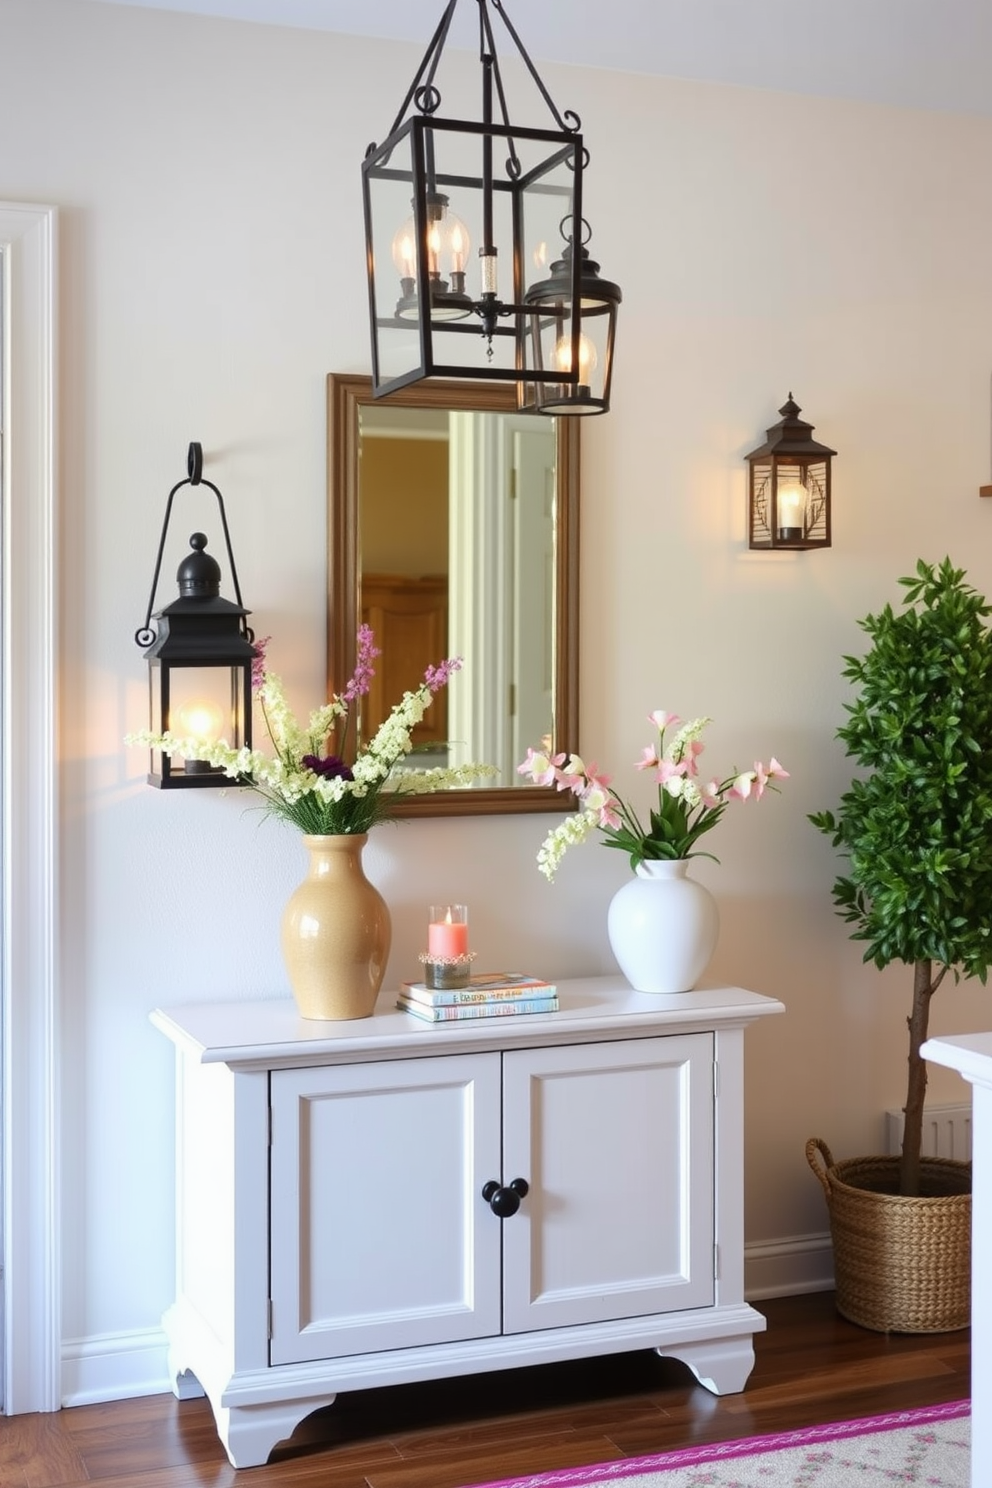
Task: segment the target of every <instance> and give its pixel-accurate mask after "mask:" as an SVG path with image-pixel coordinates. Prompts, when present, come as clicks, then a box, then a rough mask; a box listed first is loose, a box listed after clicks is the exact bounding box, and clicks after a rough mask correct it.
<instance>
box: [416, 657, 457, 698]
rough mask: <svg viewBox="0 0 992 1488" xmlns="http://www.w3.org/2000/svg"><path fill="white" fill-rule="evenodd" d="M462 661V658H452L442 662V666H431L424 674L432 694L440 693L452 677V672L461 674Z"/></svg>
mask: <svg viewBox="0 0 992 1488" xmlns="http://www.w3.org/2000/svg"><path fill="white" fill-rule="evenodd" d="M461 667H462V659H461V657H460V656H452V657H450V658H449V660H448V661H442V662H441V665H440V666H429V667H428V668H427V670H426V672H425V673H424V681H425V682H426V683H427V686H428V687H429V688H430V690H431V692H440V691H441V688H442V687H444V686H445V685H446V683H447V681H448V679H449V677H450V676H451V674H452V672H460V671H461Z"/></svg>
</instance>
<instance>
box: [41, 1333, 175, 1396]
mask: <svg viewBox="0 0 992 1488" xmlns="http://www.w3.org/2000/svg"><path fill="white" fill-rule="evenodd" d="M168 1352H169V1345H168V1340H167V1339H166V1336H165V1332H164V1331H163V1329H161V1328H147V1329H135V1331H134V1332H131V1333H98V1334H94V1336H93V1337H92V1338H73V1339H68V1340H66V1342H65V1343H63V1345H62V1404H63V1405H96V1404H97V1403H98V1402H99V1401H102V1400H130V1399H134V1398H136V1397H137V1396H139V1395H164V1394H167V1393H168V1392H170V1391H171V1390H172V1381H171V1379H170V1378H169V1366H168Z"/></svg>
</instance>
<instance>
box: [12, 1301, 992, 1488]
mask: <svg viewBox="0 0 992 1488" xmlns="http://www.w3.org/2000/svg"><path fill="white" fill-rule="evenodd" d="M759 1310H760V1311H761V1312H763V1313H764V1314H765V1316H766V1318H767V1319H768V1331H767V1332H766V1333H764V1334H761V1335H759V1336H758V1338H757V1339H756V1341H755V1343H756V1352H757V1362H756V1365H755V1369H754V1373H753V1374H752V1375H751V1379H750V1381H749V1383H748V1387H747V1389H746V1390H745V1392H744V1393H743V1394H741V1395H726V1396H723V1397H721V1398H719V1399H718V1398H716V1397H714V1396H712V1395H710V1394H709V1393H708V1392H707V1391H706V1390H704V1389H702V1388H701V1386H699V1385H697V1384H696V1383H695V1382H694V1381H693V1379H692V1376H691V1375H690V1374H689V1371H688V1370H687V1369H686V1368H685V1366H683V1365H681V1364H678V1363H676V1362H674V1361H672V1360H665V1359H659V1358H658V1357H657V1356H656V1355H654V1354H652V1353H650V1352H646V1353H638V1354H622V1355H617V1356H614V1357H613V1358H607V1359H590V1360H582V1361H580V1362H576V1363H569V1364H555V1365H541V1366H539V1367H537V1368H533V1369H521V1370H515V1371H506V1372H504V1373H500V1374H490V1375H481V1376H478V1377H476V1378H473V1379H461V1380H452V1381H440V1382H435V1383H432V1384H419V1385H400V1386H394V1387H392V1388H390V1389H388V1390H374V1391H373V1390H370V1391H363V1392H360V1393H356V1394H352V1395H347V1396H341V1397H340V1398H339V1399H338V1401H337V1402H336V1404H335V1405H333V1406H331V1407H329V1408H328V1409H326V1410H324V1411H320V1412H318V1413H317V1414H315V1415H313V1416H311V1417H310V1418H309V1419H308V1420H307V1421H305V1422H303V1423H302V1424H301V1426H300V1427H299V1428H298V1430H297V1431H296V1433H295V1434H294V1436H293V1438H292V1440H291V1441H289V1442H286V1443H283V1444H282V1445H281V1446H280V1447H279V1448H278V1449H277V1450H276V1451H275V1452H274V1453H273V1456H272V1460H271V1461H270V1463H269V1464H268V1466H266V1467H260V1468H250V1469H245V1470H243V1471H242V1472H240V1473H236V1472H235V1471H234V1469H233V1468H232V1467H231V1466H230V1464H229V1463H228V1461H227V1458H226V1456H225V1455H224V1451H223V1449H222V1447H221V1446H220V1443H219V1441H218V1439H217V1435H216V1432H215V1430H214V1424H213V1417H212V1415H211V1412H210V1408H209V1406H208V1405H207V1404H206V1402H205V1401H203V1400H187V1401H182V1402H180V1401H177V1400H176V1399H175V1398H174V1397H173V1396H172V1395H155V1396H152V1397H150V1398H148V1399H144V1400H126V1401H118V1402H114V1403H113V1404H109V1405H91V1406H79V1407H76V1408H75V1409H71V1410H64V1411H60V1412H58V1413H56V1414H54V1415H44V1416H13V1417H9V1418H6V1419H0V1488H54V1485H60V1488H67V1485H70V1484H83V1483H85V1484H89V1485H101V1488H227V1485H230V1484H233V1483H235V1481H236V1482H237V1483H238V1485H239V1488H242V1485H243V1488H272V1485H280V1488H317V1485H320V1488H464V1485H468V1484H474V1483H485V1482H489V1481H492V1480H493V1479H499V1478H507V1477H514V1476H518V1475H523V1474H525V1473H532V1472H542V1471H550V1470H552V1469H555V1468H562V1467H574V1466H578V1465H581V1464H588V1463H595V1462H605V1461H609V1460H617V1459H621V1458H623V1457H630V1456H639V1455H641V1454H643V1453H650V1452H663V1451H666V1450H671V1449H672V1448H675V1447H679V1446H687V1445H690V1444H693V1443H697V1442H704V1441H717V1440H723V1439H725V1438H730V1437H739V1436H752V1435H755V1434H757V1433H764V1432H769V1431H782V1430H787V1429H790V1428H792V1427H795V1426H806V1425H812V1424H815V1423H819V1422H823V1421H835V1420H841V1419H845V1418H851V1417H854V1416H864V1415H874V1414H876V1413H878V1412H881V1411H888V1410H895V1409H904V1408H908V1407H910V1406H919V1405H931V1404H938V1403H942V1402H945V1401H951V1400H962V1399H966V1398H967V1397H968V1395H969V1393H970V1388H969V1387H970V1359H971V1352H970V1340H969V1335H968V1333H967V1332H963V1333H945V1334H936V1335H930V1336H917V1337H907V1336H898V1335H892V1336H885V1335H883V1334H878V1333H870V1332H867V1331H865V1330H864V1329H861V1328H857V1327H855V1326H854V1325H853V1324H851V1323H846V1322H845V1321H844V1319H843V1318H841V1317H839V1316H838V1314H837V1313H836V1311H835V1309H834V1304H833V1295H832V1293H819V1294H816V1295H813V1296H808V1297H793V1298H781V1299H777V1300H775V1301H771V1302H766V1303H762V1304H760V1306H759Z"/></svg>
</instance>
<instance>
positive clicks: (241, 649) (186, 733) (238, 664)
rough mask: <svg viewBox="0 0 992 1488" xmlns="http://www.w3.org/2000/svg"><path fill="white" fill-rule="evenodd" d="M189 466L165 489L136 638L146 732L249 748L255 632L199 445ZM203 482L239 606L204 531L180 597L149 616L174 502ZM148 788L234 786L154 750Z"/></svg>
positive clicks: (203, 766)
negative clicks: (228, 593)
mask: <svg viewBox="0 0 992 1488" xmlns="http://www.w3.org/2000/svg"><path fill="white" fill-rule="evenodd" d="M187 469H188V472H189V473H188V475H187V478H186V479H185V480H181V481H179V482H178V484H176V485H175V486H173V488H172V490H171V491H170V492H169V500H168V502H167V504H166V508H165V521H164V523H163V525H162V536H161V538H160V540H159V545H158V557H157V558H156V560H155V575H154V577H153V579H152V591H151V595H150V596H149V600H148V612H147V614H146V616H145V623H144V625H143V626H142V627H141V629H140V630H138V631H136V632H135V637H134V639H135V641H136V642H137V643H138V645H139V646H141V647H142V649H144V651H145V657H146V659H147V661H148V699H149V728H150V730H151V732H152V733H153V734H156V735H158V734H164V733H166V732H169V733H171V734H173V735H174V736H178V737H180V738H194V739H197V740H198V741H200V742H203V743H208V742H211V741H213V740H215V739H224V740H226V741H227V743H228V744H230V745H231V747H232V748H234V749H240V748H241V747H242V746H244V747H245V748H248V749H250V748H251V667H252V661H253V659H254V656H255V649H254V646H253V644H252V643H253V641H254V635H253V633H252V631H251V630H250V629H249V627H248V625H247V616H248V614H249V611H248V610H246V609H245V608H244V606H243V605H242V603H241V590H240V588H239V586H238V573H237V569H236V568H235V566H234V554H233V552H232V551H231V538H230V534H229V532H228V529H227V516H226V514H225V511H224V498H223V497H222V496H221V494H220V491H219V490H218V489H217V487H216V486H215V485H213V483H212V482H211V481H208V480H204V479H203V450H202V448H201V446H200V445H199V444H191V445H190V447H189V454H188V457H187ZM201 484H202V485H204V486H206V487H207V488H208V490H211V491H213V493H214V495H215V496H216V498H217V505H218V507H219V509H220V519H221V524H222V526H223V529H224V541H225V542H226V544H227V557H228V562H229V563H230V565H231V579H232V581H233V583H234V592H235V594H236V595H237V600H238V602H237V604H232V603H231V601H230V600H227V599H222V598H221V595H220V565H219V564H218V563H217V561H216V559H214V558H213V557H211V555H210V554H209V553H208V552H207V551H206V546H207V539H206V537H205V536H204V535H203V533H202V532H194V533H193V535H192V537H191V538H190V540H189V545H190V551H189V553H188V554H187V555H186V557H185V558H184V559H183V561H182V562H181V563H180V565H179V569H178V572H177V574H176V579H177V581H178V584H179V598H178V599H175V600H173V602H172V603H171V604H170V605H166V606H165V608H164V609H162V610H159V611H158V612H157V613H156V614H155V615H154V616H153V615H152V608H153V606H154V604H155V590H156V587H157V585H158V576H159V571H160V569H161V567H162V554H163V552H164V549H165V539H166V534H167V532H168V530H169V518H170V516H171V514H172V503H173V500H174V499H175V495H176V492H177V491H179V490H181V489H182V487H183V486H199V485H201ZM153 619H154V620H155V621H156V622H157V629H155V630H153V629H152V628H151V621H152V620H153ZM148 783H149V785H155V786H159V787H160V788H161V789H163V790H171V789H176V788H180V787H182V788H189V787H195V786H199V787H202V786H233V785H236V784H238V782H237V781H234V780H232V779H230V778H229V777H228V776H227V775H225V774H224V772H223V771H222V770H219V769H215V768H213V767H212V766H211V765H210V764H208V763H207V762H205V761H201V760H186V759H183V758H182V757H181V756H180V755H175V754H174V755H172V756H171V757H170V756H169V755H166V754H163V753H162V751H161V750H158V749H153V750H152V752H151V761H150V765H149V772H148Z"/></svg>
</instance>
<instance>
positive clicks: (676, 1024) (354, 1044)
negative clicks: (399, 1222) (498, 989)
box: [151, 975, 785, 1068]
mask: <svg viewBox="0 0 992 1488" xmlns="http://www.w3.org/2000/svg"><path fill="white" fill-rule="evenodd" d="M557 986H558V997H559V1004H560V1006H559V1009H558V1011H557V1012H554V1013H527V1014H518V1015H515V1016H508V1017H506V1016H505V1017H489V1018H485V1017H483V1018H471V1019H460V1020H456V1021H451V1022H445V1023H436V1024H432V1023H426V1022H421V1021H420V1020H419V1019H417V1018H415V1017H414V1016H412V1015H411V1014H410V1013H406V1012H402V1011H400V1010H399V1009H397V1008H396V1005H395V1004H396V997H397V989H396V988H395V987H393V988H389V989H387V990H384V991H383V992H382V993H381V994H380V996H379V1000H378V1002H377V1004H376V1010H375V1012H374V1013H373V1015H372V1017H371V1018H355V1019H350V1020H348V1021H347V1022H339V1023H338V1022H324V1021H318V1020H312V1019H305V1018H301V1017H300V1015H299V1013H298V1011H297V1009H296V1004H295V1003H294V1002H293V1000H292V998H291V997H288V996H287V997H279V998H271V999H266V1000H264V1001H247V1002H246V1001H229V1002H212V1003H208V1002H190V1003H188V1004H183V1005H180V1006H173V1007H169V1008H156V1010H155V1011H154V1012H153V1013H152V1014H151V1021H152V1023H153V1024H154V1025H155V1027H156V1028H158V1029H159V1030H160V1032H162V1033H164V1034H165V1035H166V1037H167V1038H169V1039H171V1040H172V1042H173V1043H174V1044H175V1045H176V1046H177V1047H178V1048H181V1049H182V1050H183V1051H184V1053H186V1054H187V1055H189V1056H192V1057H193V1058H194V1059H195V1060H197V1062H199V1063H202V1064H227V1065H232V1066H239V1067H245V1068H248V1067H254V1068H263V1067H265V1068H272V1067H273V1066H274V1065H299V1064H307V1063H312V1062H313V1061H315V1060H320V1061H322V1062H336V1061H338V1060H341V1061H344V1060H349V1059H355V1058H368V1057H381V1056H383V1055H390V1054H393V1055H395V1056H396V1057H404V1058H409V1057H419V1056H421V1055H427V1054H443V1053H455V1052H458V1053H464V1052H466V1051H470V1050H472V1049H484V1048H497V1047H498V1048H501V1049H509V1048H520V1047H526V1045H528V1044H532V1043H535V1042H538V1043H539V1042H547V1041H549V1040H550V1041H553V1042H555V1043H563V1042H564V1043H569V1042H574V1043H585V1042H591V1041H593V1040H595V1039H597V1038H629V1037H647V1036H649V1035H651V1034H658V1033H664V1032H675V1031H676V1030H677V1031H679V1032H692V1031H697V1030H701V1029H713V1028H716V1027H738V1028H740V1027H744V1026H745V1025H746V1024H748V1023H750V1022H753V1021H754V1020H755V1019H756V1018H762V1017H766V1016H767V1015H769V1014H772V1013H781V1012H784V1011H785V1008H784V1006H783V1004H782V1003H781V1002H778V1001H777V1000H776V999H775V998H771V997H765V996H762V995H761V994H759V993H757V992H749V991H746V990H745V989H744V988H742V987H702V988H699V989H697V990H696V991H693V992H679V993H675V994H669V995H656V994H654V993H648V992H634V991H632V990H631V988H630V987H629V986H628V985H627V984H626V982H625V981H624V980H623V979H622V978H621V977H619V976H616V975H613V976H600V977H578V978H568V979H566V980H563V981H559V982H558V984H557Z"/></svg>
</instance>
